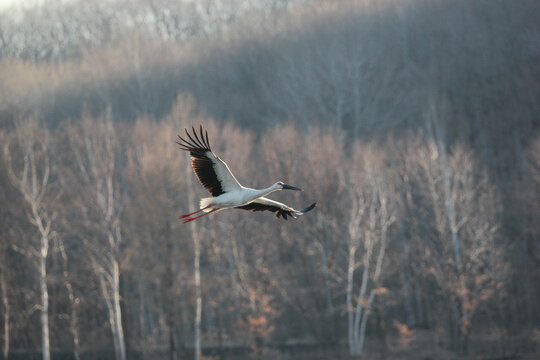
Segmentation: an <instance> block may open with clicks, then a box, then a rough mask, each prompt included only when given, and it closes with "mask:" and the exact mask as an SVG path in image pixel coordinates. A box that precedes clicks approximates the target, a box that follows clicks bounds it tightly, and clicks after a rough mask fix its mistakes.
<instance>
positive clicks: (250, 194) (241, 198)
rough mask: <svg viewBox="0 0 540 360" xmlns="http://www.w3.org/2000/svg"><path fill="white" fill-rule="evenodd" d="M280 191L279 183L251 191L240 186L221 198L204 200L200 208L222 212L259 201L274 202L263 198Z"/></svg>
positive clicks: (205, 210)
mask: <svg viewBox="0 0 540 360" xmlns="http://www.w3.org/2000/svg"><path fill="white" fill-rule="evenodd" d="M278 190H281V186H280V185H279V183H275V184H274V185H272V186H270V187H268V188H266V189H261V190H257V189H251V188H247V187H244V186H241V185H239V186H238V188H237V189H234V190H232V191H229V192H226V193H223V194H221V195H219V196H216V197H209V198H202V199H201V202H200V208H201V209H204V210H203V211H204V212H209V211H212V210H213V209H217V210H222V209H229V208H234V207H237V206H242V205H247V204H249V203H250V202H252V201H254V200H257V199H259V200H261V201H268V202H273V201H272V200H270V199H266V198H264V197H263V196H265V195H268V194H271V193H273V192H274V191H278ZM273 203H275V202H273Z"/></svg>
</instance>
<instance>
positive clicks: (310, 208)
mask: <svg viewBox="0 0 540 360" xmlns="http://www.w3.org/2000/svg"><path fill="white" fill-rule="evenodd" d="M316 205H317V203H316V202H314V203H313V204H311V205H309V206H308V207H307V208H305V209H302V210H297V211H295V212H294V215H296V216H300V215H304V214H305V213H307V212H308V211H311V210H313V208H314V207H315V206H316Z"/></svg>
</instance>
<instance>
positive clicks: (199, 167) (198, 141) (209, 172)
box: [176, 125, 241, 196]
mask: <svg viewBox="0 0 540 360" xmlns="http://www.w3.org/2000/svg"><path fill="white" fill-rule="evenodd" d="M191 129H192V134H190V133H189V131H188V130H187V129H185V131H186V135H187V139H184V138H182V137H181V136H180V135H178V138H179V139H180V141H177V142H176V143H177V144H178V145H180V149H182V150H185V151H189V154H190V155H191V167H192V168H193V171H194V172H195V175H197V178H199V181H200V183H201V184H202V186H204V187H205V188H206V189H207V190H208V191H209V192H210V194H212V196H219V195H221V194H223V193H225V192H229V191H233V190H237V189H239V188H240V187H241V185H240V184H239V183H238V180H236V178H235V177H234V175H233V174H232V173H231V170H230V169H229V167H228V166H227V164H226V163H225V162H224V161H223V160H221V159H220V158H219V157H218V156H217V155H216V154H214V153H213V152H212V150H211V149H210V143H209V142H208V131H203V127H202V125H201V127H200V129H199V134H197V131H196V130H195V128H194V127H192V128H191Z"/></svg>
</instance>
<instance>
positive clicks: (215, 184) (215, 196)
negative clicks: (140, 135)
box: [177, 125, 316, 223]
mask: <svg viewBox="0 0 540 360" xmlns="http://www.w3.org/2000/svg"><path fill="white" fill-rule="evenodd" d="M185 132H186V135H187V139H184V138H182V137H181V136H180V135H178V138H179V139H180V141H178V142H177V144H178V145H180V149H182V150H185V151H189V153H190V155H191V166H192V168H193V171H194V172H195V174H196V175H197V177H198V178H199V181H200V182H201V184H202V185H203V186H204V187H205V188H206V189H207V190H208V191H209V192H210V194H211V195H212V197H208V198H203V199H201V201H200V209H199V210H197V211H194V212H192V213H189V214H185V215H181V216H180V218H181V219H184V223H187V222H190V221H193V220H195V219H198V218H200V217H202V216H204V215H208V214H210V213H213V212H216V211H219V210H223V209H230V208H236V209H242V210H248V211H265V210H268V211H272V212H275V213H276V216H277V217H278V218H279V217H283V219H285V220H287V217H288V216H291V217H293V218H296V217H297V216H300V215H303V214H305V213H306V212H308V211H310V210H311V209H313V208H314V207H315V205H316V203H313V204H311V205H310V206H308V207H307V208H305V209H303V210H295V209H293V208H291V207H289V206H287V205H285V204H282V203H280V202H277V201H274V200H270V199H268V198H265V197H264V196H266V195H268V194H270V193H272V192H274V191H279V190H284V189H285V190H302V189H300V188H297V187H295V186H291V185H287V184H284V183H283V182H281V181H278V182H276V183H275V184H273V185H272V186H270V187H268V188H265V189H261V190H257V189H251V188H247V187H244V186H242V185H240V183H239V182H238V180H236V178H235V177H234V175H233V174H232V172H231V170H230V169H229V167H228V166H227V164H226V163H225V162H224V161H223V160H221V159H220V158H219V157H218V156H217V155H216V154H214V153H213V152H212V150H211V149H210V143H209V141H208V132H207V131H204V130H203V128H202V125H201V127H200V129H199V134H197V131H196V130H195V128H192V134H190V133H189V131H188V130H187V129H185ZM199 212H203V214H202V215H198V216H193V215H194V214H196V213H199Z"/></svg>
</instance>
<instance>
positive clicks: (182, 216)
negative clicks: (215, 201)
mask: <svg viewBox="0 0 540 360" xmlns="http://www.w3.org/2000/svg"><path fill="white" fill-rule="evenodd" d="M209 207H210V205H208V206H206V207H203V208H202V209H199V210H197V211H194V212H191V213H189V214H185V215H180V216H179V217H178V218H179V219H183V218H186V217H188V216H191V215H193V214H196V213H198V212H201V211H203V210H205V209H208V208H209Z"/></svg>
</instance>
